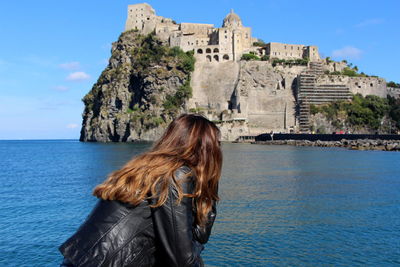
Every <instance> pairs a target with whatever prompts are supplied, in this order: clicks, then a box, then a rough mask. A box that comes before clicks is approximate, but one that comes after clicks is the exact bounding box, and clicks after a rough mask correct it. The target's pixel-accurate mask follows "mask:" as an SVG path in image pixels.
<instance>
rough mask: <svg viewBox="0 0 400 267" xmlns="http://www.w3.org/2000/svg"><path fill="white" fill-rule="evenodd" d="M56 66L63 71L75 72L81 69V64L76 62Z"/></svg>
mask: <svg viewBox="0 0 400 267" xmlns="http://www.w3.org/2000/svg"><path fill="white" fill-rule="evenodd" d="M58 66H59V67H60V68H62V69H64V70H77V69H79V68H80V67H81V64H80V63H79V62H78V61H72V62H66V63H62V64H59V65H58Z"/></svg>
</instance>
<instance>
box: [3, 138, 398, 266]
mask: <svg viewBox="0 0 400 267" xmlns="http://www.w3.org/2000/svg"><path fill="white" fill-rule="evenodd" d="M149 147H150V144H149V143H134V144H115V143H113V144H100V143H80V142H77V141H0V157H1V162H0V169H1V174H0V179H1V180H0V181H1V187H0V199H1V203H2V205H1V206H0V215H1V220H0V236H1V239H0V255H1V257H0V266H57V264H58V263H59V262H60V260H61V255H60V254H59V252H58V250H57V248H58V246H59V245H60V244H61V243H62V242H63V241H64V240H65V239H66V238H67V237H69V235H70V234H72V233H73V232H74V231H75V230H76V228H77V227H78V226H79V224H80V223H81V222H82V220H83V219H84V218H85V217H86V215H87V214H88V212H89V211H90V209H91V208H92V206H93V204H94V203H95V201H96V199H95V198H94V197H92V196H91V192H92V190H93V188H94V186H95V185H96V184H98V183H100V182H101V181H102V180H103V179H105V177H106V176H107V174H108V173H110V172H111V171H113V170H115V169H117V168H119V167H121V166H122V165H123V164H124V163H125V162H126V161H127V160H129V159H130V158H131V157H133V156H134V155H136V154H138V153H141V152H143V151H145V150H146V149H148V148H149ZM223 150H224V166H223V177H222V179H221V184H220V196H221V202H220V204H219V208H218V215H217V220H216V223H215V226H214V229H213V233H212V236H211V238H210V241H209V243H208V244H207V245H206V249H205V251H204V252H203V255H204V259H205V262H206V264H207V265H208V266H395V265H399V264H400V261H399V259H400V251H399V248H400V232H399V229H400V215H399V214H400V175H399V173H398V166H399V165H398V164H399V162H400V153H398V152H381V151H350V150H344V149H332V148H331V149H329V148H315V147H292V146H262V145H248V144H224V145H223Z"/></svg>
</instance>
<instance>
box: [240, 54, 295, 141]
mask: <svg viewBox="0 0 400 267" xmlns="http://www.w3.org/2000/svg"><path fill="white" fill-rule="evenodd" d="M294 78H295V74H289V73H287V74H279V73H277V72H276V71H274V70H273V68H272V66H271V64H270V63H268V62H263V61H261V62H260V61H258V62H257V61H249V62H241V69H240V76H239V80H238V87H237V91H238V92H239V94H240V96H239V101H238V102H239V110H240V113H241V115H242V116H243V117H245V118H248V127H249V131H250V134H258V133H261V132H266V131H274V132H288V131H289V130H290V129H293V128H294V127H295V124H296V122H295V98H294V94H293V81H294Z"/></svg>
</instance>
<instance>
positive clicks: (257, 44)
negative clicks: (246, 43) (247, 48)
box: [253, 39, 266, 47]
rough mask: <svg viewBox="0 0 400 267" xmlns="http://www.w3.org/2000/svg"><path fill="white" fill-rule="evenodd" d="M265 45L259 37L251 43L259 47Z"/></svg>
mask: <svg viewBox="0 0 400 267" xmlns="http://www.w3.org/2000/svg"><path fill="white" fill-rule="evenodd" d="M265 45H266V43H265V42H264V41H263V40H261V39H258V41H257V42H254V43H253V46H260V47H263V46H265Z"/></svg>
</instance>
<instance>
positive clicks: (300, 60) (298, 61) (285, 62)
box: [272, 58, 310, 67]
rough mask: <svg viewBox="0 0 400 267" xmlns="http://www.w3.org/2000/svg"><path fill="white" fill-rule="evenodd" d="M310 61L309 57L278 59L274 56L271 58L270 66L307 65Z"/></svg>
mask: <svg viewBox="0 0 400 267" xmlns="http://www.w3.org/2000/svg"><path fill="white" fill-rule="evenodd" d="M309 61H310V59H309V58H304V59H303V58H297V59H280V58H274V59H273V60H272V66H273V67H275V66H276V65H278V64H279V65H290V66H292V65H307V64H308V62H309Z"/></svg>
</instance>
